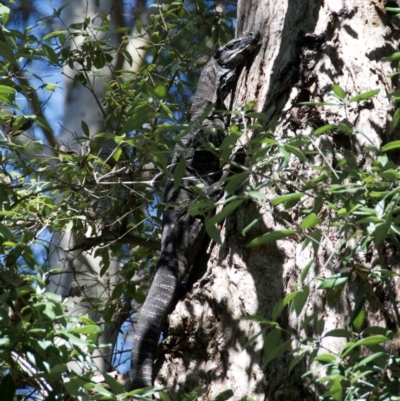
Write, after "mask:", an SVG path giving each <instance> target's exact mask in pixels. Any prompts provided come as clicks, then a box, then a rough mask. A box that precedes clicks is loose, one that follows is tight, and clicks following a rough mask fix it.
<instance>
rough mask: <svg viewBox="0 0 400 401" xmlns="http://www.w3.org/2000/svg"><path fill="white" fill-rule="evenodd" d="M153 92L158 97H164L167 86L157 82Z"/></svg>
mask: <svg viewBox="0 0 400 401" xmlns="http://www.w3.org/2000/svg"><path fill="white" fill-rule="evenodd" d="M154 93H155V95H156V96H157V97H158V98H159V99H164V98H165V96H167V88H166V87H165V86H164V85H162V84H158V85H157V86H156V87H155V88H154Z"/></svg>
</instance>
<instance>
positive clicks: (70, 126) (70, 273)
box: [48, 0, 148, 372]
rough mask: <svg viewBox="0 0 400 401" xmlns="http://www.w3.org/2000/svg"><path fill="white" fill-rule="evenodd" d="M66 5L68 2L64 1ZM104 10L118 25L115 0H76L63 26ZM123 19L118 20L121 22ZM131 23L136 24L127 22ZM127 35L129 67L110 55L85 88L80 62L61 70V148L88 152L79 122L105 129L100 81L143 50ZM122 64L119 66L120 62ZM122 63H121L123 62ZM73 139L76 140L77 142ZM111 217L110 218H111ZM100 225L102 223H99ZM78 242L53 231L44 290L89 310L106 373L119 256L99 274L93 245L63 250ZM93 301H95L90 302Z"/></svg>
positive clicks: (95, 130) (142, 12)
mask: <svg viewBox="0 0 400 401" xmlns="http://www.w3.org/2000/svg"><path fill="white" fill-rule="evenodd" d="M67 3H68V2H67ZM136 6H137V17H138V18H141V19H142V20H143V23H145V20H146V18H147V16H148V14H147V13H146V9H145V1H143V0H140V1H138V2H137V4H136ZM101 14H105V15H107V16H108V17H109V18H110V21H111V25H112V26H123V25H124V21H123V14H124V10H123V6H121V4H116V3H115V2H114V1H112V0H109V1H102V2H101V4H100V3H97V2H91V1H90V2H87V1H83V0H82V1H76V2H74V4H73V6H72V4H70V5H69V6H67V7H66V9H65V11H64V13H63V14H62V17H63V18H64V20H63V21H64V23H65V25H66V26H70V25H71V24H78V23H82V22H83V21H84V18H90V20H91V22H90V24H93V25H94V26H98V25H99V21H100V19H99V17H98V16H99V15H101ZM121 19H122V21H121ZM130 22H131V23H132V26H134V25H135V23H134V22H133V21H130ZM92 32H93V35H94V36H95V37H96V39H98V40H101V39H103V38H104V37H105V36H107V35H109V33H108V32H107V31H103V32H99V31H96V29H94V30H92ZM130 34H131V35H132V39H130V43H129V45H128V47H127V50H128V51H129V52H130V54H131V56H132V59H133V64H132V66H129V65H128V64H127V63H126V61H124V59H123V57H122V56H121V55H118V57H115V59H114V60H113V64H112V65H111V66H110V65H106V66H105V67H104V68H102V69H101V70H97V71H96V72H97V73H101V74H102V75H101V77H100V76H99V75H96V74H91V75H90V79H89V81H88V82H87V84H86V86H83V85H81V84H79V83H77V82H75V80H74V78H76V75H77V74H78V72H79V71H80V66H74V68H70V67H69V66H68V65H67V66H65V68H64V71H63V72H64V78H65V79H64V91H65V102H64V120H63V123H62V130H61V132H60V136H59V140H60V143H61V144H62V146H63V147H64V149H63V150H65V151H77V152H80V153H81V154H84V153H85V152H87V151H88V149H85V146H86V147H88V146H89V140H87V141H86V143H84V141H82V138H85V134H84V132H83V129H82V121H83V122H85V123H86V125H87V127H88V130H89V133H90V136H91V137H93V136H95V135H96V134H99V133H100V132H105V131H107V130H110V127H106V123H105V117H106V115H105V114H104V112H106V111H104V110H102V109H101V108H100V107H99V105H100V104H101V100H102V99H103V97H104V94H105V83H106V82H107V80H110V79H111V78H112V76H113V74H114V73H115V71H118V70H121V69H125V70H131V71H138V70H139V67H140V65H141V62H142V60H143V57H144V55H145V50H139V49H138V48H139V47H140V46H142V45H143V44H144V43H145V40H144V39H143V38H142V37H137V36H135V29H132V32H131V33H130ZM118 40H121V38H119V37H117V35H115V34H114V35H113V41H114V42H116V41H118ZM83 41H84V37H83V36H76V37H74V40H73V41H71V44H70V47H71V50H75V49H77V48H79V47H80V46H81V45H82V42H83ZM123 64H124V65H123ZM125 64H126V65H125ZM77 138H80V139H79V140H77ZM98 145H99V147H100V146H101V150H100V155H101V156H102V157H104V159H106V158H107V157H108V156H109V155H110V153H111V151H112V149H113V148H114V147H115V143H114V142H113V141H109V142H108V143H105V144H100V143H99V144H98ZM113 217H115V216H110V219H109V220H110V221H113V220H112V218H113ZM98 224H99V225H101V224H102V222H98ZM83 234H84V235H85V236H86V237H90V236H91V235H93V234H95V233H92V232H86V233H82V235H83ZM77 243H82V238H77V236H76V235H74V234H73V233H72V232H62V233H55V234H54V235H53V238H52V243H51V247H50V252H49V259H48V266H49V268H50V269H56V268H62V269H63V271H62V273H60V274H57V275H52V276H50V280H49V281H50V282H49V285H48V289H49V291H51V292H54V293H57V294H60V295H62V296H63V297H68V300H69V301H70V302H72V303H73V304H74V307H73V308H71V309H70V310H69V312H70V313H71V314H78V315H80V314H85V313H90V315H91V318H92V319H93V320H94V321H96V322H97V323H98V324H100V325H101V326H102V327H103V332H102V334H101V337H100V339H99V342H100V344H111V347H102V348H99V349H98V350H97V352H95V353H94V356H95V361H96V364H97V366H98V368H99V370H100V371H102V372H107V371H109V370H110V368H111V367H112V357H113V355H112V350H113V345H114V344H115V342H116V340H117V336H118V332H119V328H120V323H121V321H120V320H121V319H117V316H116V319H115V320H116V321H117V320H118V322H116V324H111V325H107V324H105V323H104V317H103V313H104V305H105V303H106V302H107V300H108V299H110V297H111V294H112V291H113V289H114V288H115V286H116V285H117V284H118V283H119V282H121V277H120V269H121V267H122V265H121V263H120V261H119V260H117V259H116V258H114V257H112V255H110V264H109V267H108V269H107V271H106V273H105V274H104V275H102V276H101V275H100V272H101V268H102V266H101V264H100V262H101V260H102V258H101V257H94V256H93V255H94V254H95V251H96V249H91V250H90V251H89V252H86V251H82V250H81V249H77V250H73V251H66V249H70V248H74V246H75V245H76V244H77ZM92 300H96V302H95V303H93V302H92Z"/></svg>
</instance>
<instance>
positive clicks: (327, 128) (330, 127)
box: [314, 124, 337, 136]
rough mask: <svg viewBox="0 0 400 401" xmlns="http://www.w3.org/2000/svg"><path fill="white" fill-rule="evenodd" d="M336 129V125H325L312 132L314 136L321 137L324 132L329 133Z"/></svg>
mask: <svg viewBox="0 0 400 401" xmlns="http://www.w3.org/2000/svg"><path fill="white" fill-rule="evenodd" d="M336 128H337V125H336V124H326V125H323V126H322V127H319V128H317V129H316V130H315V131H314V135H315V136H318V135H322V134H324V133H325V132H327V131H331V130H333V129H336Z"/></svg>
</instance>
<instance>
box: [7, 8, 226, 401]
mask: <svg viewBox="0 0 400 401" xmlns="http://www.w3.org/2000/svg"><path fill="white" fill-rule="evenodd" d="M231 6H232V5H231ZM154 7H156V8H157V7H158V10H157V12H156V13H154V14H152V15H151V16H150V18H151V21H150V24H149V25H148V26H143V25H142V24H141V23H140V22H136V32H135V35H136V36H141V37H142V38H143V39H144V43H145V44H144V45H143V48H144V50H146V56H145V58H144V60H142V65H141V66H140V71H139V72H136V73H133V72H132V71H131V70H130V69H129V68H127V69H122V68H121V67H120V68H119V69H117V70H116V69H115V68H114V67H115V64H113V61H114V60H115V59H118V58H120V59H121V60H124V61H125V62H126V63H127V64H128V65H129V64H131V65H132V62H133V60H132V56H131V55H130V54H129V52H128V51H127V46H128V45H129V43H130V39H131V37H130V35H129V32H130V31H131V29H130V28H126V27H118V28H116V29H114V28H113V27H112V24H111V23H110V20H109V18H108V16H107V15H97V16H92V17H90V18H89V17H87V18H84V19H83V21H82V23H78V24H74V25H71V26H65V24H64V21H63V17H62V16H63V8H64V7H61V8H60V9H59V10H55V11H54V14H53V15H52V16H51V17H48V18H45V19H43V20H42V21H37V23H36V24H34V25H32V26H29V27H23V28H22V29H21V28H17V27H16V26H14V25H13V24H12V21H13V15H12V12H11V11H10V9H9V8H8V7H6V6H5V5H1V6H0V17H1V22H2V23H1V30H0V38H1V41H0V47H1V55H2V56H1V65H0V76H1V79H0V102H1V110H0V125H1V126H2V127H3V129H2V130H1V131H0V135H1V138H0V142H1V145H0V146H1V148H2V151H1V154H0V204H1V205H2V208H1V210H0V253H1V254H3V256H2V257H1V258H0V309H1V313H0V316H1V319H0V333H1V338H2V340H1V347H0V353H1V358H0V359H1V361H2V369H1V371H0V388H1V389H2V390H3V393H2V394H6V399H7V401H8V400H12V399H14V395H15V394H16V392H17V393H18V394H19V397H21V398H25V399H30V398H29V397H31V398H35V397H39V398H40V396H41V397H44V398H46V399H49V400H50V399H54V395H55V394H57V397H58V398H57V399H60V400H62V399H65V400H67V399H68V400H72V399H77V397H79V399H82V400H85V399H103V400H106V399H123V398H124V397H126V396H127V394H124V390H123V389H122V387H121V386H120V384H119V383H118V382H117V381H116V380H115V379H114V378H112V377H111V376H107V375H106V376H105V380H106V383H107V388H109V389H107V388H104V387H102V386H99V385H98V384H96V382H95V381H93V380H92V378H93V374H94V372H95V370H96V368H95V365H94V364H93V361H92V359H91V354H92V352H93V351H94V349H95V348H96V347H98V346H99V345H98V335H99V332H100V328H99V327H98V326H97V325H96V324H95V323H94V322H93V321H91V320H90V319H89V318H88V317H87V316H80V317H79V318H78V317H70V316H69V313H68V302H66V301H63V300H62V298H61V297H60V296H56V295H54V294H51V293H49V292H47V291H46V283H47V280H48V278H49V277H50V275H54V274H62V272H61V270H60V269H59V268H60V267H61V266H51V269H50V270H49V268H48V266H47V265H46V263H47V256H48V255H47V252H48V250H49V243H50V241H51V236H52V235H53V234H54V233H59V232H66V231H67V232H68V231H73V232H74V233H76V234H77V236H78V238H79V241H80V242H79V241H78V244H77V245H76V246H74V248H73V249H69V250H67V251H74V250H88V249H91V248H92V247H93V246H96V245H101V246H100V247H98V248H97V250H96V254H95V255H94V256H97V257H99V258H100V264H101V267H102V274H104V273H105V272H106V271H107V268H108V265H109V263H110V256H111V257H117V258H125V257H126V255H128V254H129V261H128V262H127V263H126V264H125V266H124V269H123V271H122V272H121V275H122V277H123V278H124V280H125V281H124V282H122V283H121V284H119V285H118V286H117V287H115V288H114V289H113V291H112V296H111V298H110V299H108V300H107V301H106V303H104V301H101V300H99V299H85V298H83V299H82V302H89V303H90V304H91V305H93V309H94V310H96V311H100V312H101V313H102V315H103V317H104V320H105V322H106V323H110V322H111V321H112V320H113V319H115V320H118V313H117V312H118V310H119V308H120V306H121V299H122V300H125V301H126V302H128V303H129V304H130V302H131V300H132V299H135V300H136V301H137V302H139V303H141V302H143V298H144V294H145V292H146V284H143V282H140V281H139V282H138V284H134V283H132V282H130V279H131V278H132V277H133V276H134V275H135V273H136V272H138V271H142V272H144V273H146V274H149V273H150V272H151V270H152V269H153V267H154V263H153V261H154V252H155V250H157V249H158V247H159V240H158V234H159V227H160V216H161V214H162V207H163V204H162V202H159V200H160V195H161V193H162V188H160V186H162V182H161V183H160V182H159V181H160V179H159V178H160V176H161V175H162V174H165V175H169V172H168V169H167V163H168V159H169V157H170V152H171V148H172V147H173V144H174V143H175V142H176V141H178V140H180V139H179V138H181V137H182V135H184V133H185V132H187V131H188V130H189V127H187V126H184V125H182V121H183V118H184V117H183V116H184V112H185V109H186V105H187V103H188V101H189V99H190V97H191V95H192V93H193V85H194V83H195V80H196V79H197V77H198V73H199V68H200V67H201V66H202V65H203V64H204V59H200V57H201V56H204V54H206V55H207V54H208V53H209V49H210V48H211V47H212V46H214V44H215V43H216V42H221V43H224V42H225V41H227V39H229V38H230V37H231V35H232V34H231V29H230V21H231V19H230V18H231V16H229V15H227V14H225V15H224V16H222V14H219V13H215V11H214V9H213V6H212V5H210V4H209V2H202V1H200V2H199V1H196V2H192V1H185V2H182V1H171V2H166V3H165V4H163V5H154ZM231 10H232V11H233V10H234V7H231ZM43 22H45V23H46V24H47V23H49V22H51V23H52V24H57V25H58V27H59V29H55V30H54V29H52V31H51V32H47V33H45V34H42V33H41V32H40V34H41V36H37V35H38V34H37V31H35V28H36V27H37V26H38V25H40V23H43ZM46 24H44V25H46ZM215 27H217V28H215ZM78 37H79V38H83V41H82V44H81V45H79V46H70V45H71V43H74V41H75V40H76V38H78ZM115 37H118V39H119V41H118V43H117V44H115V41H114V40H113V38H115ZM33 63H42V64H41V65H42V66H43V65H47V66H51V67H52V68H53V69H55V70H58V71H60V72H61V69H62V68H63V67H65V66H68V67H69V68H71V69H72V70H73V71H74V75H73V85H84V86H86V87H87V88H88V90H90V91H91V92H92V93H93V96H95V97H96V99H97V103H98V106H99V110H100V113H102V115H103V117H104V122H105V123H104V126H105V128H104V131H103V132H90V128H89V126H88V125H87V123H86V122H85V121H81V127H82V133H83V134H82V135H81V136H78V137H76V138H75V140H76V142H77V143H78V144H80V146H81V148H82V152H76V151H74V150H73V149H70V148H69V144H66V145H65V144H63V145H61V144H59V143H58V141H57V137H56V135H55V134H54V131H53V127H52V126H51V124H50V123H49V122H48V121H47V119H46V116H45V114H44V113H43V108H44V106H45V105H46V104H51V101H52V94H53V93H54V92H56V91H57V90H59V88H58V86H57V85H55V84H53V83H49V82H46V79H45V78H42V77H40V76H39V75H37V74H35V71H34V68H31V65H32V64H33ZM118 65H119V66H122V63H120V64H118ZM95 78H100V79H102V80H103V81H104V85H105V88H106V92H105V95H104V96H102V97H101V98H100V97H97V95H96V93H95V92H94V89H93V79H95ZM34 80H39V82H40V83H39V85H36V84H34V83H33V82H34ZM43 92H45V93H47V96H46V97H45V98H44V96H43V95H42V94H41V95H39V93H43ZM21 99H22V101H21ZM25 104H26V105H27V106H25ZM177 133H178V134H179V135H177ZM174 138H176V139H174ZM202 196H203V197H204V198H206V197H205V195H204V194H202ZM137 245H142V246H137ZM143 245H144V246H143ZM43 265H45V266H47V267H45V268H43V267H42V266H43ZM65 295H67V294H65ZM72 366H77V367H79V373H75V372H74V370H73V369H72ZM152 393H153V390H151V391H150V390H146V391H142V392H140V391H137V392H135V393H132V394H131V395H135V398H137V399H149V397H151V394H152ZM146 397H147V398H146Z"/></svg>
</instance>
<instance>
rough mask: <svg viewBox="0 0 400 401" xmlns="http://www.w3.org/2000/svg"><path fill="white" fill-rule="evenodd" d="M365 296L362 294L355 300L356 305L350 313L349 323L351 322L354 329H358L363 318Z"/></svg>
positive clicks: (362, 322)
mask: <svg viewBox="0 0 400 401" xmlns="http://www.w3.org/2000/svg"><path fill="white" fill-rule="evenodd" d="M366 299H367V296H366V295H365V294H363V295H362V296H361V297H360V299H359V300H358V301H357V303H356V306H355V307H354V311H353V313H352V314H351V318H350V323H352V324H353V327H354V328H355V329H356V330H360V329H361V327H362V325H363V324H364V320H365V315H366V314H365V301H366Z"/></svg>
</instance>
